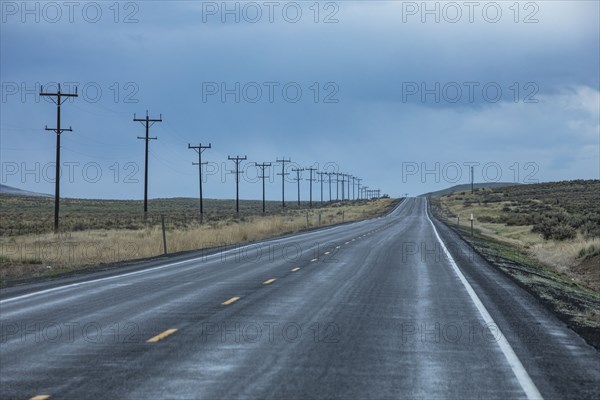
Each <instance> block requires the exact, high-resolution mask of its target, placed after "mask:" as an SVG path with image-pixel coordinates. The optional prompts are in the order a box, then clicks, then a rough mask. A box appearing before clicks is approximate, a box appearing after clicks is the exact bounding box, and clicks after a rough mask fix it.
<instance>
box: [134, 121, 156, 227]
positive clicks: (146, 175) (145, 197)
mask: <svg viewBox="0 0 600 400" xmlns="http://www.w3.org/2000/svg"><path fill="white" fill-rule="evenodd" d="M133 122H141V123H142V125H144V127H146V136H145V137H140V136H138V139H142V140H145V141H146V162H145V164H144V219H146V218H147V217H148V142H149V141H150V140H156V139H158V138H156V137H150V136H148V134H149V133H150V127H151V126H152V125H154V124H155V123H157V122H162V114H160V117H159V118H158V119H152V118H150V117H148V110H146V118H137V117H136V115H135V114H133Z"/></svg>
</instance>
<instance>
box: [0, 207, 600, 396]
mask: <svg viewBox="0 0 600 400" xmlns="http://www.w3.org/2000/svg"><path fill="white" fill-rule="evenodd" d="M0 326H1V338H0V339H1V343H0V346H1V347H0V397H1V398H3V399H4V398H6V399H13V398H14V399H28V398H32V397H34V396H42V395H46V396H50V398H52V399H53V398H68V399H75V398H107V399H115V398H131V399H139V398H182V399H196V398H203V399H219V398H226V399H230V398H257V399H258V398H260V399H262V398H276V399H282V398H286V399H301V398H302V399H303V398H343V399H348V398H360V399H369V398H372V399H381V398H395V399H397V398H423V399H431V398H457V399H458V398H460V399H469V398H486V399H487V398H498V399H506V398H541V397H543V398H548V399H549V398H556V399H564V398H598V396H599V395H600V393H599V389H598V387H599V385H600V372H599V371H600V368H599V367H600V357H599V356H598V352H596V351H595V350H594V349H593V348H592V347H590V346H588V345H587V344H585V343H584V342H583V340H581V339H580V338H579V337H578V336H577V335H576V334H575V333H573V332H572V331H571V330H569V329H568V328H567V327H566V326H565V325H564V324H563V323H561V322H560V321H559V320H558V319H556V318H555V317H554V316H553V315H552V314H550V313H549V312H548V311H546V310H545V309H544V308H543V307H542V306H541V305H540V304H539V303H538V302H537V301H536V300H535V299H533V298H532V297H531V296H530V295H528V294H527V293H526V292H525V291H523V290H522V289H520V288H519V287H518V286H516V285H515V284H514V283H512V282H511V281H510V280H509V279H508V278H507V277H506V276H504V275H503V274H502V273H500V272H499V271H497V270H495V269H494V268H493V267H491V266H490V265H488V264H487V263H486V262H485V261H484V260H481V259H480V258H479V257H478V256H477V255H475V254H473V253H472V252H470V251H469V249H468V248H467V247H466V245H465V244H464V243H462V242H461V241H460V240H459V239H458V238H456V237H455V236H454V234H453V233H452V232H451V231H450V230H448V229H447V228H446V227H445V226H443V225H442V224H440V223H439V222H436V221H433V220H432V218H431V217H430V215H429V213H428V210H427V202H426V200H425V199H422V198H410V199H407V200H405V201H404V202H403V203H402V204H401V205H400V206H399V207H397V208H396V209H395V210H394V211H393V212H391V213H390V214H388V215H387V216H385V217H381V218H376V219H372V220H368V221H361V222H357V223H352V224H347V225H342V226H337V227H333V228H326V229H322V230H317V231H312V232H307V233H302V234H298V235H293V236H289V237H285V238H280V239H275V240H270V241H264V242H261V243H257V244H253V245H250V246H244V247H240V248H234V249H230V250H227V251H224V252H221V253H217V254H214V255H210V256H202V257H199V258H189V259H185V260H177V261H173V260H171V261H162V262H160V263H156V262H155V263H154V264H152V265H149V266H148V268H145V269H136V270H132V271H124V272H122V273H118V272H114V273H113V274H112V275H106V274H103V275H99V274H92V275H90V276H88V277H86V278H85V279H78V280H77V281H69V280H65V281H59V282H56V283H53V284H52V285H51V286H46V287H39V286H31V288H27V287H25V288H23V287H20V288H8V289H5V290H2V292H1V295H0Z"/></svg>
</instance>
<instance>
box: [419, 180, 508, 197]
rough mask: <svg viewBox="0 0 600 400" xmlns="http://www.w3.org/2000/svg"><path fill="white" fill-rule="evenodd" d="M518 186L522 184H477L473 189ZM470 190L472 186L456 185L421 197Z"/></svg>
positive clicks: (467, 184) (440, 195)
mask: <svg viewBox="0 0 600 400" xmlns="http://www.w3.org/2000/svg"><path fill="white" fill-rule="evenodd" d="M516 185H520V183H515V182H487V183H475V184H473V187H474V188H475V189H486V188H500V187H506V186H516ZM469 190H471V184H470V183H466V184H464V185H456V186H452V187H449V188H447V189H442V190H438V191H437V192H429V193H425V194H422V195H421V196H419V197H442V196H445V195H447V194H450V193H454V192H466V191H469Z"/></svg>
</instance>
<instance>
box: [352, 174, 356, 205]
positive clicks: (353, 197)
mask: <svg viewBox="0 0 600 400" xmlns="http://www.w3.org/2000/svg"><path fill="white" fill-rule="evenodd" d="M355 184H356V177H355V176H353V177H352V200H356V194H355V191H354V189H355Z"/></svg>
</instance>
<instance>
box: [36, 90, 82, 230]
mask: <svg viewBox="0 0 600 400" xmlns="http://www.w3.org/2000/svg"><path fill="white" fill-rule="evenodd" d="M40 96H46V97H50V99H51V100H52V101H53V102H54V104H56V128H48V126H47V125H46V128H45V130H47V131H53V132H55V133H56V179H55V181H54V233H58V215H59V212H60V135H61V133H63V132H73V129H71V127H69V128H68V129H67V128H61V127H60V106H61V105H62V104H63V103H64V102H65V101H67V100H68V98H69V97H78V95H77V87H75V94H70V93H61V91H60V83H59V84H58V91H57V92H56V93H49V92H44V87H43V86H41V87H40ZM54 97H56V99H54Z"/></svg>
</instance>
